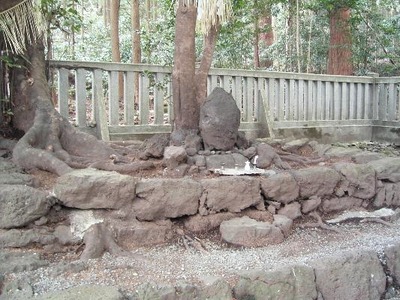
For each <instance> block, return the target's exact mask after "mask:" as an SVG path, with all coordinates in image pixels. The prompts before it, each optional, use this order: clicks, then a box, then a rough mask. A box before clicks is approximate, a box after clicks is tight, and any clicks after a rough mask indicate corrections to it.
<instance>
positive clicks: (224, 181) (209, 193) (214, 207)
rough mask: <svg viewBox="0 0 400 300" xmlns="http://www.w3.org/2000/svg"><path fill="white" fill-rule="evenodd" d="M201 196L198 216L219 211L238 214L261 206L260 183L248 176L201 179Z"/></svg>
mask: <svg viewBox="0 0 400 300" xmlns="http://www.w3.org/2000/svg"><path fill="white" fill-rule="evenodd" d="M201 185H202V186H203V195H202V196H201V199H200V214H201V215H207V214H209V213H215V212H220V211H228V212H240V211H242V210H244V209H246V208H248V207H251V206H258V205H260V204H262V198H261V195H260V181H259V179H258V178H254V177H249V176H233V177H218V178H212V179H203V180H202V181H201Z"/></svg>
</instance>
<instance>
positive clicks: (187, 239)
mask: <svg viewBox="0 0 400 300" xmlns="http://www.w3.org/2000/svg"><path fill="white" fill-rule="evenodd" d="M177 233H178V234H179V235H180V236H181V240H182V243H183V246H184V247H185V249H186V250H188V251H190V250H191V249H194V250H196V251H198V252H200V253H208V251H207V249H206V247H205V245H204V244H203V242H202V241H201V240H200V239H199V238H197V237H191V236H189V235H187V234H185V232H184V231H183V230H182V229H178V230H177Z"/></svg>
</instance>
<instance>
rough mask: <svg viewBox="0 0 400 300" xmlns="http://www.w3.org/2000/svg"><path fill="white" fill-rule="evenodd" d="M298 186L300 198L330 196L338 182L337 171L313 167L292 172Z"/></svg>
mask: <svg viewBox="0 0 400 300" xmlns="http://www.w3.org/2000/svg"><path fill="white" fill-rule="evenodd" d="M293 175H294V178H295V179H296V181H297V183H298V185H299V186H300V197H301V198H309V197H311V196H327V195H332V194H333V193H334V190H335V188H336V186H337V184H338V182H339V180H340V178H341V177H340V175H339V173H338V172H337V171H335V170H333V169H331V168H327V167H313V168H307V169H301V170H295V171H293Z"/></svg>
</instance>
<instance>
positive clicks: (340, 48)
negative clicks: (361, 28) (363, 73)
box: [327, 8, 353, 75]
mask: <svg viewBox="0 0 400 300" xmlns="http://www.w3.org/2000/svg"><path fill="white" fill-rule="evenodd" d="M329 28H330V42H329V53H328V67H327V73H328V74H333V75H352V74H353V64H352V50H351V46H352V42H351V30H350V9H348V8H339V9H337V10H334V11H332V12H331V14H330V26H329Z"/></svg>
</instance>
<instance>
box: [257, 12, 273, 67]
mask: <svg viewBox="0 0 400 300" xmlns="http://www.w3.org/2000/svg"><path fill="white" fill-rule="evenodd" d="M259 28H260V29H261V30H260V32H259V40H260V41H262V45H263V46H265V47H269V46H271V45H272V44H273V43H274V31H273V28H272V15H271V7H269V6H268V7H267V8H266V9H265V11H264V12H263V15H262V16H261V18H260V21H259ZM272 64H273V61H272V60H271V59H268V58H267V59H265V60H263V61H261V62H260V66H261V67H265V68H269V67H271V66H272Z"/></svg>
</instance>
